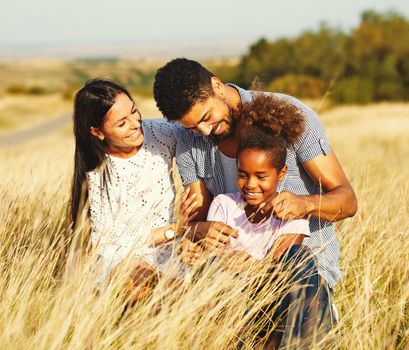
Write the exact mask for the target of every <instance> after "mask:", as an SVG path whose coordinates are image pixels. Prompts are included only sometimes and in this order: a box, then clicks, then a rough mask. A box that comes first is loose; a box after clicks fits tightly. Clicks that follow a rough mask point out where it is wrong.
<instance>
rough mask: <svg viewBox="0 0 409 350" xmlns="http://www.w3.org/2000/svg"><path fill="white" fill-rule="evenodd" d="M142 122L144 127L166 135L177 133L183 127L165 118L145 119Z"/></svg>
mask: <svg viewBox="0 0 409 350" xmlns="http://www.w3.org/2000/svg"><path fill="white" fill-rule="evenodd" d="M142 124H143V126H144V128H145V129H147V130H149V131H152V132H155V133H159V134H165V135H166V134H175V133H177V132H179V131H181V129H183V128H182V127H181V126H180V125H178V124H176V123H173V122H168V121H167V120H166V119H163V118H157V119H143V120H142Z"/></svg>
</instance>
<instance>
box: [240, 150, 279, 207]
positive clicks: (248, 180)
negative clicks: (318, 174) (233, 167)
mask: <svg viewBox="0 0 409 350" xmlns="http://www.w3.org/2000/svg"><path fill="white" fill-rule="evenodd" d="M286 172H287V166H284V167H283V169H281V170H277V169H276V168H275V167H274V166H273V164H272V162H271V158H270V157H269V156H268V154H267V153H266V152H264V151H261V150H258V149H245V150H243V151H241V152H240V154H239V156H238V158H237V187H238V189H239V191H240V193H241V194H242V196H243V198H244V199H245V201H246V202H247V203H248V204H250V205H251V206H258V205H259V204H261V203H262V202H263V201H264V200H265V199H267V197H269V196H270V195H272V194H273V193H275V192H276V188H277V183H278V182H279V181H282V180H283V179H284V177H285V174H286Z"/></svg>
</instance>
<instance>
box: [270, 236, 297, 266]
mask: <svg viewBox="0 0 409 350" xmlns="http://www.w3.org/2000/svg"><path fill="white" fill-rule="evenodd" d="M303 240H304V234H300V233H286V234H283V235H282V236H280V237H278V239H277V240H276V241H275V242H274V244H273V246H272V247H271V250H270V252H269V255H270V256H271V257H272V258H273V259H274V260H279V259H280V257H281V255H282V254H283V253H284V252H285V251H286V250H287V249H289V248H291V246H293V245H294V244H301V243H302V241H303Z"/></svg>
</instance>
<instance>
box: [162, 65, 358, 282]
mask: <svg viewBox="0 0 409 350" xmlns="http://www.w3.org/2000/svg"><path fill="white" fill-rule="evenodd" d="M254 93H255V92H254V91H247V90H244V89H242V88H240V87H238V86H236V85H234V84H224V83H222V82H221V81H220V80H219V79H218V78H217V77H215V76H214V75H213V74H212V73H211V72H209V71H208V70H207V69H205V68H204V67H203V66H202V65H200V64H199V63H198V62H195V61H192V60H188V59H184V58H179V59H175V60H172V61H170V62H169V63H167V64H166V65H165V66H164V67H162V68H160V69H159V70H158V72H157V74H156V76H155V83H154V97H155V100H156V103H157V106H158V108H159V110H160V111H161V112H162V113H163V115H164V116H165V117H166V118H167V119H168V120H172V121H177V122H179V123H180V124H181V125H182V126H183V127H184V128H185V129H186V132H183V133H181V134H180V138H179V140H178V147H177V165H178V168H179V172H180V175H181V177H182V180H183V184H184V186H185V187H189V188H190V193H191V194H196V196H197V198H196V200H197V202H198V206H199V210H198V215H197V217H196V220H198V223H197V224H196V228H197V231H198V232H199V238H203V242H204V245H205V246H206V247H208V248H212V247H220V246H222V245H224V244H226V243H227V242H229V236H230V235H232V236H233V237H235V236H237V232H235V230H233V229H231V228H230V227H226V226H225V225H221V224H218V223H214V224H212V225H210V224H209V223H207V222H205V221H204V220H206V216H207V211H208V209H209V206H210V203H211V201H212V199H213V197H214V196H216V195H218V194H220V193H227V192H235V191H237V189H236V185H235V184H236V170H235V167H236V160H235V156H236V151H237V146H238V141H239V140H238V135H237V132H236V130H235V119H234V111H235V110H237V109H238V108H239V106H240V104H241V103H245V102H248V101H251V99H252V96H253V94H254ZM272 95H273V96H275V97H276V98H278V99H283V100H286V101H289V102H290V103H293V104H294V105H296V106H297V107H298V108H299V109H301V110H302V112H303V114H304V116H305V132H304V134H303V136H302V138H301V141H300V142H299V143H298V144H297V145H296V146H295V147H292V148H291V149H289V150H288V155H287V160H286V164H287V166H288V172H287V176H286V179H285V180H284V183H283V184H282V188H281V193H280V194H279V196H278V197H276V198H269V199H268V200H266V201H265V202H264V203H263V204H262V205H263V210H266V211H267V210H270V209H271V208H273V210H274V214H275V216H276V217H278V218H279V219H283V220H286V219H287V220H288V219H295V218H305V217H311V219H310V231H311V237H310V238H309V239H308V240H306V241H305V245H306V246H308V247H309V248H311V250H312V251H313V253H314V254H315V256H316V257H317V260H318V271H319V274H320V275H321V276H322V277H323V278H324V280H325V281H326V282H327V283H328V286H329V287H330V288H333V287H334V285H335V284H336V283H337V282H338V281H339V280H340V278H341V277H342V271H341V270H340V268H339V244H338V241H337V238H336V235H335V231H334V227H333V225H332V222H335V221H339V220H342V219H345V218H347V217H350V216H353V215H354V214H355V213H356V211H357V199H356V196H355V193H354V191H353V189H352V186H351V184H350V183H349V181H348V179H347V177H346V175H345V173H344V171H343V170H342V167H341V165H340V163H339V162H338V160H337V158H336V156H335V154H334V152H333V150H332V149H331V147H330V144H329V141H328V139H327V137H326V135H325V132H324V129H323V127H322V125H321V123H320V121H319V120H318V118H317V116H316V114H315V113H314V112H313V111H312V110H311V109H310V108H308V107H307V106H305V105H304V104H302V103H301V102H300V101H298V100H297V99H295V98H293V97H291V96H288V95H284V94H272ZM200 220H203V221H200Z"/></svg>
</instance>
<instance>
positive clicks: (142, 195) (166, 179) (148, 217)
mask: <svg viewBox="0 0 409 350" xmlns="http://www.w3.org/2000/svg"><path fill="white" fill-rule="evenodd" d="M176 128H177V126H176V125H174V124H169V123H167V122H166V121H165V120H161V119H153V120H143V121H142V130H143V135H144V142H143V144H142V146H141V148H140V149H139V151H138V153H136V154H135V155H134V156H133V157H131V158H126V159H124V158H116V157H112V156H108V157H107V162H106V169H105V175H104V172H103V169H102V167H100V168H101V169H96V170H94V171H91V172H88V173H87V181H88V190H89V203H90V216H91V226H92V231H91V240H92V245H93V246H94V247H95V249H96V251H97V254H98V255H99V258H100V259H99V260H100V263H102V266H100V268H102V270H100V271H101V276H100V279H102V278H104V276H106V275H107V274H108V272H109V271H110V270H111V269H112V268H113V267H115V266H116V265H117V264H118V263H119V262H121V261H122V260H123V259H124V258H125V257H126V256H127V255H128V254H132V255H134V256H135V257H137V258H139V259H143V260H145V261H147V262H148V263H150V264H152V265H153V266H156V267H158V266H159V265H160V264H161V262H163V261H165V260H166V256H167V257H169V254H170V253H171V251H170V252H169V248H170V250H171V247H170V246H169V245H168V246H167V247H161V248H152V247H149V245H148V244H147V242H148V240H149V238H150V232H151V228H154V227H161V226H164V225H165V224H166V223H168V222H169V221H171V219H172V217H173V204H174V199H175V186H174V182H173V177H172V161H173V158H174V156H175V149H176V135H175V134H176ZM165 248H166V249H165Z"/></svg>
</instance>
